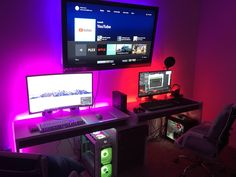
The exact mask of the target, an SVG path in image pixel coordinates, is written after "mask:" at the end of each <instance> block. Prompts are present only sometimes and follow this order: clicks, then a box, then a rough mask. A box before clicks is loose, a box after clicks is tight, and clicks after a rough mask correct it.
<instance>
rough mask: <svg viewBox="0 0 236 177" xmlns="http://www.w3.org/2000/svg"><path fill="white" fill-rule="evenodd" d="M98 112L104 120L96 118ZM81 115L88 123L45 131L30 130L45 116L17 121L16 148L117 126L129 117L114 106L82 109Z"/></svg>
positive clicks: (15, 127)
mask: <svg viewBox="0 0 236 177" xmlns="http://www.w3.org/2000/svg"><path fill="white" fill-rule="evenodd" d="M98 113H99V114H101V115H102V116H103V119H102V120H98V119H97V118H96V114H98ZM70 116H73V115H70ZM76 116H78V115H76ZM79 116H81V117H82V118H83V119H84V120H85V122H86V124H84V125H80V126H76V127H69V128H64V129H60V130H55V131H51V132H45V133H40V132H31V131H30V127H31V126H33V125H36V124H37V123H40V122H43V121H44V120H45V118H44V117H38V118H33V119H27V120H17V121H15V122H14V131H15V142H16V150H17V151H19V149H21V148H24V147H30V146H34V145H39V144H43V143H48V142H52V141H56V140H60V139H65V138H70V137H74V136H79V135H82V134H86V133H91V132H94V131H98V130H105V129H109V128H115V127H117V126H121V125H124V124H125V123H126V120H127V119H128V118H129V115H127V114H125V113H123V112H121V111H119V110H118V109H116V108H113V107H103V108H95V109H92V110H86V111H81V112H80V113H79ZM65 118H66V117H65Z"/></svg>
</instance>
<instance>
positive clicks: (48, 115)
mask: <svg viewBox="0 0 236 177" xmlns="http://www.w3.org/2000/svg"><path fill="white" fill-rule="evenodd" d="M52 113H53V112H52V110H44V111H43V112H42V117H44V118H51V117H52Z"/></svg>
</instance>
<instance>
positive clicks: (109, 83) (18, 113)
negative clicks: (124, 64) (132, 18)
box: [0, 0, 162, 149]
mask: <svg viewBox="0 0 236 177" xmlns="http://www.w3.org/2000/svg"><path fill="white" fill-rule="evenodd" d="M116 1H117V2H124V3H133V4H135V3H138V4H145V5H156V1H154V0H146V1H135V0H128V1H127V0H116ZM4 5H6V6H9V7H10V8H11V13H9V12H8V11H7V8H6V10H5V9H3V8H2V11H3V13H4V14H9V16H7V17H6V19H9V20H5V21H4V22H3V23H4V24H2V27H5V26H6V27H7V28H6V29H4V28H3V32H4V34H5V35H4V36H2V37H3V38H2V40H3V41H6V43H4V48H3V51H4V52H3V56H4V57H3V58H4V60H2V59H1V61H0V62H1V66H2V67H1V76H2V77H3V79H2V80H1V82H2V83H1V85H2V88H1V92H2V93H4V95H3V98H2V99H3V101H2V105H1V109H2V110H1V112H2V113H3V116H2V117H1V118H0V119H2V120H1V125H0V130H1V132H0V134H1V135H0V136H1V137H0V138H1V142H2V143H1V142H0V148H2V147H4V148H5V147H11V148H12V149H15V145H14V137H13V135H14V133H13V129H12V122H13V121H14V120H22V119H33V118H35V117H39V116H40V114H31V115H29V114H28V113H27V112H28V102H27V90H26V80H25V77H26V76H27V75H40V74H52V73H53V74H54V73H62V72H63V68H62V47H61V40H62V37H61V18H60V16H61V12H60V5H61V4H60V2H59V1H56V0H51V1H27V2H25V3H24V2H23V3H17V5H14V6H12V3H10V2H7V1H4ZM4 5H3V7H4ZM33 7H37V8H33ZM19 9H20V11H21V13H19ZM4 11H5V12H4ZM8 17H9V18H8ZM12 22H14V23H12ZM19 27H20V28H19ZM11 29H12V30H11ZM14 29H18V31H17V33H15V31H14ZM158 57H160V56H157V55H156V54H155V51H154V57H153V65H152V66H151V68H150V67H142V68H129V69H117V70H111V71H100V75H101V76H100V79H99V77H98V75H97V74H94V85H95V86H94V89H95V90H96V91H98V93H97V99H96V100H97V101H96V103H95V106H94V107H103V106H109V105H111V102H112V101H111V93H112V91H113V90H119V91H122V92H124V93H126V94H127V95H128V101H130V100H135V99H136V95H137V74H138V72H139V71H147V70H150V69H157V68H158V67H159V68H160V63H161V62H162V61H160V60H158ZM157 61H158V62H157ZM94 73H97V72H94ZM98 79H99V80H100V82H98ZM127 81H129V84H128V85H127V83H126V82H127ZM98 83H99V86H98V89H97V88H96V86H97V84H98ZM81 109H86V108H81Z"/></svg>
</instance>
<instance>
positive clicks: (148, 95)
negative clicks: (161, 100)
mask: <svg viewBox="0 0 236 177" xmlns="http://www.w3.org/2000/svg"><path fill="white" fill-rule="evenodd" d="M166 71H170V72H171V75H172V73H173V71H172V70H156V71H141V72H139V76H138V97H139V98H142V97H152V96H155V95H161V94H166V93H170V92H171V81H172V77H171V76H170V86H169V87H170V88H169V91H166V92H161V93H156V94H146V95H140V94H139V93H140V92H139V90H140V84H139V83H140V76H141V74H143V73H160V72H166Z"/></svg>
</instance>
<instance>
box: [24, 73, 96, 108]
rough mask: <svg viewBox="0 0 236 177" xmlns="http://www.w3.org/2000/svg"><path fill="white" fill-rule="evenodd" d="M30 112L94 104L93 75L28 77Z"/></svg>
mask: <svg viewBox="0 0 236 177" xmlns="http://www.w3.org/2000/svg"><path fill="white" fill-rule="evenodd" d="M26 81H27V90H28V103H29V112H30V113H37V112H47V111H52V110H55V109H62V108H77V107H80V106H91V105H92V104H93V85H92V81H93V77H92V73H75V74H51V75H38V76H27V77H26Z"/></svg>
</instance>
